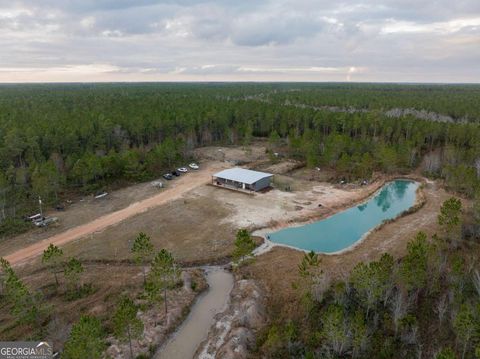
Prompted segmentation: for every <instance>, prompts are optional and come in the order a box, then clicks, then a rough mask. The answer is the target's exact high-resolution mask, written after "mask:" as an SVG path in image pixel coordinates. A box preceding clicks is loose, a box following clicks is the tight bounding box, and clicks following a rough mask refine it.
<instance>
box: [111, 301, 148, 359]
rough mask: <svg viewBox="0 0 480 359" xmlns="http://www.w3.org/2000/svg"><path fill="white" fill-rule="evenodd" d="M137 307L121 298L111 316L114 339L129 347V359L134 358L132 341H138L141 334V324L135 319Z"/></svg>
mask: <svg viewBox="0 0 480 359" xmlns="http://www.w3.org/2000/svg"><path fill="white" fill-rule="evenodd" d="M137 312H138V307H137V306H136V305H135V303H134V302H133V301H132V300H131V299H130V298H129V297H127V296H123V297H122V298H121V299H120V301H119V302H118V304H117V309H116V311H115V314H114V315H113V320H112V321H113V330H114V333H115V337H116V338H117V339H118V340H120V341H124V340H127V341H128V344H129V347H130V358H132V359H133V358H134V355H133V348H132V340H133V339H138V338H139V337H140V336H141V334H142V332H143V323H142V321H141V320H140V319H138V318H137Z"/></svg>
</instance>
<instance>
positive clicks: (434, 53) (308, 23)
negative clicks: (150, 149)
mask: <svg viewBox="0 0 480 359" xmlns="http://www.w3.org/2000/svg"><path fill="white" fill-rule="evenodd" d="M0 46H1V48H2V54H1V56H0V81H29V80H30V81H77V80H79V81H90V80H91V81H116V80H118V81H135V80H141V81H148V80H152V81H161V80H168V81H175V80H247V81H252V80H262V81H266V80H278V81H282V80H286V81H293V80H298V81H337V80H338V81H429V82H430V81H439V82H442V81H456V82H472V81H473V82H480V68H479V67H478V59H479V58H480V1H478V0H459V1H451V0H425V1H420V2H419V1H418V0H375V1H374V0H363V1H362V2H358V1H354V0H345V1H342V2H332V1H327V0H243V1H233V0H135V1H133V0H83V1H81V0H42V1H41V2H40V1H37V0H9V1H6V0H0Z"/></svg>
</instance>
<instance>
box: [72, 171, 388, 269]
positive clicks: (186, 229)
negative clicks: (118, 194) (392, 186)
mask: <svg viewBox="0 0 480 359" xmlns="http://www.w3.org/2000/svg"><path fill="white" fill-rule="evenodd" d="M286 178H287V177H286ZM288 180H289V181H290V182H291V183H292V184H293V185H292V187H295V188H299V189H301V190H299V191H294V192H285V191H281V190H277V189H275V190H271V191H269V192H267V193H259V194H256V195H254V196H251V195H247V194H244V193H239V192H235V191H230V190H226V189H222V188H217V187H213V186H198V187H196V188H194V189H193V190H191V191H190V192H188V193H185V194H183V196H182V198H180V199H177V200H175V201H171V202H169V203H165V204H164V205H162V206H158V207H155V208H151V209H150V210H148V211H146V212H144V213H141V214H138V215H135V216H133V217H130V218H127V219H125V220H124V221H122V222H121V223H118V224H117V225H115V226H110V227H108V228H106V229H105V230H103V231H101V232H98V233H93V234H90V235H89V236H88V238H84V239H83V240H81V241H74V242H71V243H69V244H67V245H65V246H64V252H65V253H66V254H67V255H70V256H76V257H79V258H80V259H82V260H96V261H105V260H113V261H119V260H131V252H130V248H131V244H132V241H133V240H134V238H135V237H136V236H137V234H138V232H140V231H143V232H145V233H147V234H148V235H149V236H150V237H151V239H152V243H153V244H154V245H155V248H156V249H157V250H160V249H161V248H165V249H168V250H169V251H171V252H172V253H173V254H174V256H175V258H177V260H179V261H180V262H182V263H183V264H192V263H195V264H207V263H213V262H216V261H217V260H218V259H222V258H225V257H227V256H229V255H230V254H231V252H232V251H233V248H234V246H233V243H234V239H235V232H236V231H237V230H238V229H239V228H248V229H251V230H253V229H256V228H261V227H270V226H281V225H288V224H289V223H290V222H291V221H295V220H305V218H310V217H319V216H323V215H328V214H331V213H333V212H334V211H336V210H337V206H338V205H339V203H340V204H342V205H348V204H350V203H351V202H354V201H357V200H358V199H361V198H364V197H366V196H368V195H369V194H370V193H371V192H374V191H375V190H376V188H377V187H378V186H379V185H380V182H379V183H374V184H372V185H371V186H365V187H358V188H356V189H351V190H344V189H342V188H337V187H336V186H333V185H330V184H328V183H321V184H319V183H315V182H311V181H304V180H298V179H295V178H291V177H288ZM319 203H322V207H318V205H319Z"/></svg>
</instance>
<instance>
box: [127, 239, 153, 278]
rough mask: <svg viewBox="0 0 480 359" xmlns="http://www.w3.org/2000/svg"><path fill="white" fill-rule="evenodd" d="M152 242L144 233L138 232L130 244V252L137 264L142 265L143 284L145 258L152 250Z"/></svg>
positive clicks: (146, 258)
mask: <svg viewBox="0 0 480 359" xmlns="http://www.w3.org/2000/svg"><path fill="white" fill-rule="evenodd" d="M153 249H154V247H153V244H152V242H151V240H150V237H149V236H147V235H146V234H145V233H143V232H140V233H139V234H138V236H137V238H135V241H134V242H133V246H132V253H133V255H134V258H135V262H136V263H137V264H139V265H140V264H141V265H142V271H143V284H144V285H145V283H146V281H147V278H146V266H147V260H148V259H149V257H150V256H151V255H152V252H153Z"/></svg>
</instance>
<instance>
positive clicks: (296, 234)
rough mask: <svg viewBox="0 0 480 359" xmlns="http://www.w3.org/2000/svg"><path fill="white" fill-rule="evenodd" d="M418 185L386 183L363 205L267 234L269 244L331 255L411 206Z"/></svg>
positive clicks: (411, 183) (413, 183) (399, 182)
mask: <svg viewBox="0 0 480 359" xmlns="http://www.w3.org/2000/svg"><path fill="white" fill-rule="evenodd" d="M418 186H419V183H418V182H414V181H408V180H396V181H393V182H389V183H387V184H386V185H385V186H383V187H382V189H381V190H380V191H379V192H377V194H376V195H375V196H373V197H372V198H370V200H368V201H367V202H365V203H363V204H360V205H358V206H356V207H351V208H349V209H347V210H345V211H342V212H339V213H337V214H335V215H333V216H331V217H328V218H326V219H323V220H321V221H318V222H314V223H309V224H306V225H303V226H300V227H291V228H285V229H282V230H280V231H278V232H274V233H270V234H268V237H267V238H269V239H270V241H272V242H274V243H278V244H282V245H287V246H290V247H295V248H298V249H302V250H307V251H315V252H322V253H334V252H338V251H341V250H343V249H346V248H348V247H350V246H352V245H353V244H355V243H356V242H357V241H359V240H360V239H361V238H362V237H363V236H364V235H365V234H366V233H367V232H369V231H370V230H372V229H373V228H375V227H377V226H378V225H380V224H381V223H382V222H383V221H385V220H388V219H393V218H395V217H397V216H398V215H399V214H400V213H402V212H404V211H406V210H408V209H409V208H410V207H412V206H413V205H414V203H415V197H416V191H417V188H418Z"/></svg>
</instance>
